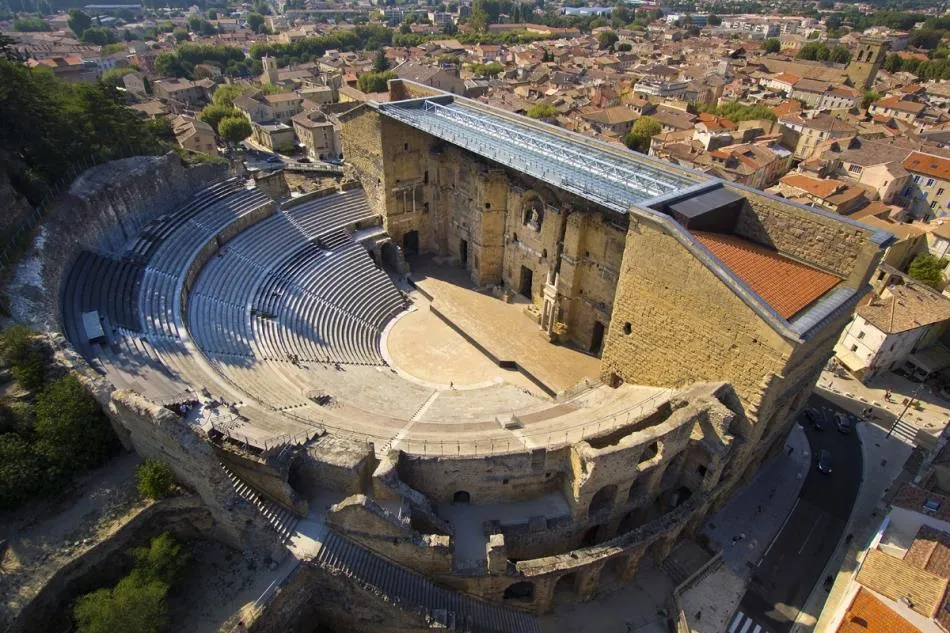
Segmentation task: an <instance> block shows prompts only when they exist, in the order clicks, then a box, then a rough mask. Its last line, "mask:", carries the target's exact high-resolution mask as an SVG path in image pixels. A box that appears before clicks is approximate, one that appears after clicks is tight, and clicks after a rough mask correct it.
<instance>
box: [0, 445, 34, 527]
mask: <svg viewBox="0 0 950 633" xmlns="http://www.w3.org/2000/svg"><path fill="white" fill-rule="evenodd" d="M43 480H44V477H43V462H42V460H41V459H40V458H39V457H38V456H37V455H36V454H35V453H34V452H33V449H32V447H31V446H30V445H29V443H28V442H27V441H26V440H24V439H23V438H22V437H20V436H18V435H16V434H14V433H4V434H3V435H0V508H3V509H9V508H15V507H16V506H18V505H20V504H21V503H23V502H24V501H26V500H27V499H29V498H30V497H32V496H33V495H35V494H36V493H37V492H38V491H39V489H40V487H41V482H43Z"/></svg>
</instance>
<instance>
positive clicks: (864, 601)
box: [837, 588, 920, 633]
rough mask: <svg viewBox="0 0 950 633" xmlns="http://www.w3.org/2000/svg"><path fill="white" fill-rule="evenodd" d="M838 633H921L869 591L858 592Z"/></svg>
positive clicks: (862, 589)
mask: <svg viewBox="0 0 950 633" xmlns="http://www.w3.org/2000/svg"><path fill="white" fill-rule="evenodd" d="M837 633H920V629H918V628H917V627H915V626H914V625H912V624H911V623H910V622H908V621H907V620H905V619H904V618H902V617H901V616H899V615H897V614H896V613H894V612H893V611H892V610H891V609H890V608H888V606H887V605H886V604H884V603H883V602H881V601H880V600H878V599H877V598H875V597H874V595H873V594H872V593H871V592H870V591H868V590H867V589H864V588H861V589H859V590H858V593H857V595H856V596H854V600H852V601H851V606H849V607H848V611H847V612H846V613H845V614H844V618H842V620H841V625H840V626H839V627H838V631H837Z"/></svg>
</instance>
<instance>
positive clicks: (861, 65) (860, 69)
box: [848, 37, 887, 90]
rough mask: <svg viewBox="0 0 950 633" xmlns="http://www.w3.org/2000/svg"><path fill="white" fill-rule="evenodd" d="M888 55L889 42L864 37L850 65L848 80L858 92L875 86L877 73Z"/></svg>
mask: <svg viewBox="0 0 950 633" xmlns="http://www.w3.org/2000/svg"><path fill="white" fill-rule="evenodd" d="M886 55H887V40H882V39H878V38H873V37H862V38H861V41H860V43H859V44H858V50H857V51H856V52H855V53H854V57H852V58H851V63H850V64H848V79H849V80H850V81H851V85H852V86H854V87H855V88H857V89H858V90H865V89H867V88H870V87H871V86H872V85H873V84H874V78H875V77H877V71H878V70H880V69H881V65H882V64H883V63H884V57H885V56H886Z"/></svg>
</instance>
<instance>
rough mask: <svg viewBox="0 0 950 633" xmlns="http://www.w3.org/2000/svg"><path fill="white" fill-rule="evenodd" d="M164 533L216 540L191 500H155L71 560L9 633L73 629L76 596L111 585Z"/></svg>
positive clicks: (203, 512) (196, 503)
mask: <svg viewBox="0 0 950 633" xmlns="http://www.w3.org/2000/svg"><path fill="white" fill-rule="evenodd" d="M162 532H171V533H172V534H173V535H174V536H175V537H176V538H178V539H179V540H181V541H189V540H195V539H201V538H209V537H210V538H217V536H218V535H217V534H216V530H215V524H214V520H213V519H212V518H211V514H210V513H209V512H208V509H207V507H205V506H204V505H203V504H202V503H201V502H200V500H198V499H197V498H195V497H194V496H190V495H189V496H185V497H176V498H172V499H167V500H164V501H159V502H157V503H154V504H152V505H150V506H149V507H147V508H145V509H144V510H142V511H141V512H139V513H138V514H137V515H135V516H134V517H133V518H132V519H131V520H130V521H128V522H127V523H126V524H125V525H123V526H122V527H120V528H119V529H118V530H117V531H116V532H115V533H113V534H111V535H110V536H109V538H108V539H106V540H104V541H102V542H100V543H98V544H97V545H95V546H94V547H92V548H91V549H89V550H88V551H86V552H84V553H83V554H82V555H80V556H77V557H76V558H74V559H73V560H71V561H70V562H69V563H68V564H67V565H65V566H64V567H62V568H61V569H60V570H59V571H57V572H56V574H54V575H53V577H52V578H50V579H49V581H48V582H46V583H45V584H44V585H43V587H42V588H41V589H40V590H39V592H37V594H36V595H35V596H34V597H33V598H32V599H31V600H30V601H29V602H28V603H27V604H26V605H25V606H24V607H23V610H22V611H21V612H20V615H19V617H18V618H17V619H16V620H15V621H14V622H13V623H12V625H11V627H10V628H9V629H8V632H9V633H49V632H50V631H57V630H59V631H65V630H70V629H71V627H72V612H71V609H70V605H71V604H72V603H73V600H75V599H76V598H78V597H79V596H81V595H83V594H86V593H89V592H91V591H95V590H96V589H98V588H100V587H106V586H110V585H114V584H115V583H117V582H118V581H119V580H120V579H121V578H122V577H123V576H125V575H126V574H127V573H128V572H129V571H130V570H131V567H132V559H131V557H130V556H129V555H128V552H129V550H130V549H131V548H133V547H138V546H141V545H144V544H146V543H147V542H148V541H149V539H151V538H153V537H155V536H158V535H159V534H161V533H162Z"/></svg>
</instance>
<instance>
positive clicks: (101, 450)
mask: <svg viewBox="0 0 950 633" xmlns="http://www.w3.org/2000/svg"><path fill="white" fill-rule="evenodd" d="M35 409H36V422H35V424H34V427H35V429H36V443H35V445H34V446H35V448H36V451H37V452H38V453H39V454H40V455H42V456H43V457H45V458H46V459H48V460H49V462H50V463H51V464H52V465H53V466H55V467H58V468H60V469H62V471H63V472H64V473H71V472H75V471H81V470H87V469H90V468H94V467H96V466H99V465H100V464H102V463H103V462H104V461H105V460H106V458H108V457H109V456H110V455H111V454H112V453H113V452H114V450H115V435H114V434H113V432H112V429H111V427H110V426H109V422H108V420H107V419H106V417H105V415H104V414H103V413H102V409H100V408H99V403H98V402H96V400H95V399H94V398H93V397H92V396H91V395H90V394H89V392H87V391H86V390H85V388H84V387H83V386H82V384H81V383H80V382H79V380H77V379H76V377H75V376H73V375H67V376H64V377H62V378H60V379H59V380H56V381H54V382H52V383H51V384H50V385H49V386H48V387H47V388H46V389H44V390H43V392H42V393H41V394H40V395H39V396H38V397H37V399H36V406H35Z"/></svg>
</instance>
